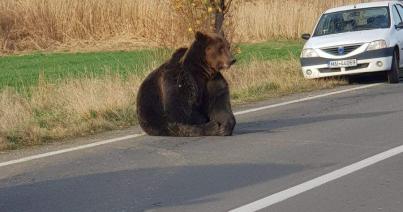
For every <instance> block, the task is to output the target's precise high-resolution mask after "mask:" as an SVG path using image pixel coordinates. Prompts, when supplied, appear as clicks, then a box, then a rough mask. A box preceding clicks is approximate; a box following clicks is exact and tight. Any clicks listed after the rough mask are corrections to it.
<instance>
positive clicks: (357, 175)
mask: <svg viewBox="0 0 403 212" xmlns="http://www.w3.org/2000/svg"><path fill="white" fill-rule="evenodd" d="M353 87H354V86H353ZM345 88H346V87H344V88H341V89H345ZM339 90H340V89H339ZM323 92H324V91H322V92H319V93H318V92H316V93H312V94H310V95H317V94H320V93H323ZM325 92H330V91H325ZM305 96H307V94H304V95H295V96H290V97H284V98H280V99H275V100H270V101H266V102H259V103H256V104H253V105H249V106H245V107H243V108H237V110H244V109H248V108H254V107H260V106H264V105H270V104H275V103H281V102H284V101H289V100H294V99H299V98H303V97H305ZM237 120H238V125H237V127H236V131H235V135H234V136H233V137H210V138H162V137H148V136H142V137H138V138H133V139H128V140H124V141H119V142H115V143H110V144H105V145H100V146H97V147H93V148H88V149H83V150H78V151H73V152H69V153H65V154H60V155H55V156H51V157H45V158H41V159H37V160H32V161H27V162H23V163H18V164H12V165H7V166H3V167H0V211H1V212H13V211H16V212H21V211H38V212H39V211H40V212H47V211H49V212H54V211H108V212H109V211H203V212H204V211H228V210H230V209H234V208H237V207H240V206H243V205H245V204H248V203H251V202H254V201H256V200H258V199H261V198H264V197H267V196H269V195H271V194H275V193H277V192H280V191H283V190H285V189H288V188H290V187H293V186H295V185H299V184H301V183H304V182H306V181H309V180H311V179H314V178H316V177H319V176H322V175H324V174H327V173H329V172H332V171H334V170H337V169H340V168H343V167H345V166H348V165H350V164H353V163H356V162H357V161H360V160H363V159H365V158H368V157H371V156H373V155H376V154H378V153H381V152H384V151H386V150H389V149H391V148H394V147H397V146H400V145H403V84H399V85H388V84H381V85H378V86H374V87H371V88H367V89H361V90H356V91H351V92H347V93H341V94H337V95H332V96H327V97H323V98H317V99H314V100H310V101H305V102H300V103H294V104H289V105H285V106H280V107H275V108H271V109H268V110H262V111H257V112H251V113H247V114H243V115H239V116H237ZM136 130H137V129H132V131H130V133H133V132H136ZM119 133H120V134H121V135H123V134H126V133H128V132H119ZM119 133H115V134H106V135H103V136H101V137H99V138H97V137H95V138H91V140H90V141H89V140H88V139H81V140H80V141H76V142H70V143H67V144H64V145H51V146H47V147H41V148H35V149H32V150H25V151H22V152H21V151H20V152H12V153H3V154H0V162H4V161H8V160H12V159H17V158H20V157H24V156H28V155H32V154H38V153H42V152H46V151H52V150H57V149H62V148H67V147H71V146H75V145H81V144H86V143H88V142H92V141H96V140H99V139H102V138H103V137H108V136H109V137H113V136H119V135H120V134H119ZM402 164H403V154H398V155H396V156H394V157H391V158H388V159H386V160H382V161H381V162H379V163H376V164H374V165H371V166H369V167H367V168H364V169H362V170H359V171H355V172H353V173H352V174H349V175H347V176H344V177H341V178H339V179H336V180H333V181H331V182H328V183H326V184H324V185H322V186H319V187H316V188H313V189H312V190H309V191H306V192H303V193H301V194H299V195H296V196H294V197H291V198H289V199H286V200H284V201H281V202H279V203H277V204H274V205H272V206H270V207H268V208H265V209H263V210H262V211H270V212H271V211H275V212H277V211H278V212H293V211H296V212H300V211H307V212H316V211H327V212H330V211H335V212H336V211H337V212H342V211H346V212H347V211H349V212H350V211H363V212H370V211H396V212H401V211H403V182H402V179H403V165H402Z"/></svg>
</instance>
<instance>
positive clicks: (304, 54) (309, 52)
mask: <svg viewBox="0 0 403 212" xmlns="http://www.w3.org/2000/svg"><path fill="white" fill-rule="evenodd" d="M301 57H302V58H308V57H319V55H318V53H317V52H316V51H315V49H303V50H302V52H301Z"/></svg>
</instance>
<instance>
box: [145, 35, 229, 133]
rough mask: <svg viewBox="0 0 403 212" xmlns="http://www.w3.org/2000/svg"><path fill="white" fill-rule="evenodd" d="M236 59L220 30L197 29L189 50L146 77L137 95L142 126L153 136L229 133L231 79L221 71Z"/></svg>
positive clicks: (180, 52) (183, 49) (184, 50)
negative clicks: (218, 33)
mask: <svg viewBox="0 0 403 212" xmlns="http://www.w3.org/2000/svg"><path fill="white" fill-rule="evenodd" d="M234 62H235V59H234V58H233V57H232V55H231V53H230V50H229V44H228V42H227V41H226V40H225V39H224V38H222V37H221V36H219V35H217V34H203V33H200V32H198V33H196V39H195V41H194V43H193V44H192V45H191V46H190V48H189V49H187V48H181V49H178V50H176V51H175V53H174V54H173V55H172V57H171V59H170V60H169V61H167V62H166V63H164V64H163V65H162V66H160V67H159V68H157V69H156V70H154V71H153V72H151V73H150V74H149V76H148V77H147V78H146V79H145V80H144V82H143V83H142V85H141V86H140V89H139V93H138V95H137V115H138V119H139V123H140V126H141V127H142V129H143V130H144V131H145V132H146V133H147V134H149V135H153V136H228V135H232V131H233V129H234V126H235V118H234V115H233V113H232V109H231V103H230V94H229V88H228V83H227V82H226V80H225V79H224V77H223V76H222V74H221V73H220V72H219V71H220V70H221V69H224V68H229V67H230V66H231V65H232V64H233V63H234Z"/></svg>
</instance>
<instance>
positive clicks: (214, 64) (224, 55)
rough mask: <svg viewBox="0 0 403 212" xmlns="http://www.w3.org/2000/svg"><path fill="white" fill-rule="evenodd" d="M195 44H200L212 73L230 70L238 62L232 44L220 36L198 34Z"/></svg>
mask: <svg viewBox="0 0 403 212" xmlns="http://www.w3.org/2000/svg"><path fill="white" fill-rule="evenodd" d="M195 42H196V43H199V44H200V45H199V46H200V47H201V49H200V50H201V51H203V52H202V54H203V56H204V62H205V63H206V65H207V66H208V68H209V69H210V71H211V72H218V71H220V70H222V69H228V68H229V67H231V65H233V64H234V63H235V62H236V59H235V58H234V57H233V55H232V53H231V51H230V44H229V43H228V41H227V40H226V39H225V38H223V37H222V36H220V35H219V34H216V33H201V32H197V33H196V41H195Z"/></svg>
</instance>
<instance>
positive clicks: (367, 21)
mask: <svg viewBox="0 0 403 212" xmlns="http://www.w3.org/2000/svg"><path fill="white" fill-rule="evenodd" d="M389 27H390V17H389V8H388V7H371V8H363V9H354V10H345V11H339V12H334V13H327V14H324V15H322V17H321V18H320V20H319V23H318V25H317V27H316V29H315V33H314V36H323V35H330V34H337V33H343V32H353V31H361V30H370V29H379V28H389Z"/></svg>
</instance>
